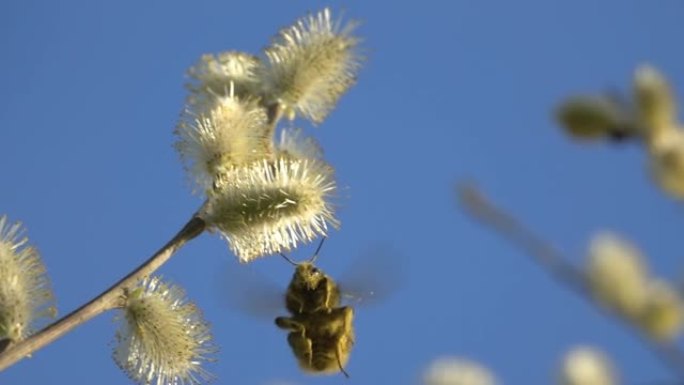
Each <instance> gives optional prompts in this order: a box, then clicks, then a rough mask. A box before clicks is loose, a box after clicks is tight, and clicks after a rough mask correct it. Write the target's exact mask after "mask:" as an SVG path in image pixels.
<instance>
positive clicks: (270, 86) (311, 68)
mask: <svg viewBox="0 0 684 385" xmlns="http://www.w3.org/2000/svg"><path fill="white" fill-rule="evenodd" d="M339 24H340V23H339V22H334V21H332V20H331V16H330V9H328V8H326V9H324V10H323V11H321V12H318V13H317V14H315V15H309V16H307V17H305V18H302V19H300V20H298V21H297V22H296V23H295V24H294V25H293V26H291V27H288V28H284V29H282V30H281V31H280V32H279V34H278V35H277V36H276V37H275V38H274V40H273V43H272V44H271V46H270V47H268V48H267V49H266V50H265V53H266V56H267V57H268V60H269V64H270V65H269V66H268V67H267V68H266V70H265V77H266V79H265V81H266V92H267V94H268V95H269V96H270V97H271V98H273V99H274V100H275V101H277V102H278V103H280V105H281V106H282V107H283V109H284V111H285V114H286V115H287V116H289V117H290V118H294V115H295V114H301V116H303V117H304V118H306V119H309V120H311V121H312V122H314V123H321V122H322V121H323V120H324V119H325V117H326V116H327V115H328V113H329V112H330V110H332V108H333V107H335V104H337V101H338V99H339V98H340V97H341V96H342V94H344V93H345V92H346V91H347V89H348V88H349V87H350V86H352V85H353V84H354V83H355V82H356V73H357V71H358V69H359V67H360V62H361V58H360V56H359V54H358V53H357V52H356V46H357V44H358V39H357V38H356V37H353V36H351V35H350V33H351V32H352V30H353V28H354V25H349V24H348V25H346V26H344V27H340V25H339Z"/></svg>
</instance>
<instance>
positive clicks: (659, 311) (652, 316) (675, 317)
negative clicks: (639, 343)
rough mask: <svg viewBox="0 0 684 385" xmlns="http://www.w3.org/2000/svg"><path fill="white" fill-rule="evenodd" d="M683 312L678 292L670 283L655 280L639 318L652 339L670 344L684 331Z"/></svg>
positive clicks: (650, 285)
mask: <svg viewBox="0 0 684 385" xmlns="http://www.w3.org/2000/svg"><path fill="white" fill-rule="evenodd" d="M682 310H683V309H682V303H681V298H680V296H679V293H678V292H677V290H676V289H675V288H674V287H673V286H672V285H671V284H670V283H668V282H665V281H662V280H653V281H651V282H650V283H649V286H648V291H647V295H646V304H645V305H644V308H643V310H642V312H641V316H640V317H639V324H640V325H641V327H642V328H643V329H644V331H645V332H646V333H647V334H648V335H650V336H651V337H652V338H654V339H656V340H659V341H664V342H669V341H672V340H674V339H675V338H676V337H677V336H678V335H679V333H680V331H681V329H682V321H683V320H684V314H683V313H682Z"/></svg>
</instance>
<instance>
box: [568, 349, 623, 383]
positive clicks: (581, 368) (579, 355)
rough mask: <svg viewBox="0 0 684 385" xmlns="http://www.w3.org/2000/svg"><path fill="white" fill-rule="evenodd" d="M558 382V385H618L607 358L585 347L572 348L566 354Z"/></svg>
mask: <svg viewBox="0 0 684 385" xmlns="http://www.w3.org/2000/svg"><path fill="white" fill-rule="evenodd" d="M558 382H559V384H560V385H615V384H617V383H618V381H617V376H616V375H615V373H614V371H613V368H612V365H611V363H610V361H609V360H608V357H606V356H605V355H604V354H603V353H601V352H599V351H597V350H596V349H594V348H591V347H587V346H579V347H576V348H573V349H572V350H570V352H568V353H567V354H566V356H565V358H564V359H563V364H562V367H561V370H560V374H559V381H558Z"/></svg>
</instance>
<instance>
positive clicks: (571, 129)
mask: <svg viewBox="0 0 684 385" xmlns="http://www.w3.org/2000/svg"><path fill="white" fill-rule="evenodd" d="M634 115H635V114H634V112H633V111H632V108H631V106H628V105H627V104H626V103H625V102H622V101H620V100H618V99H617V98H616V97H611V96H609V95H585V96H575V97H571V98H568V99H567V100H565V101H564V102H563V103H562V104H561V105H560V106H559V107H558V109H557V111H556V118H557V119H558V121H559V122H560V124H561V125H562V126H563V127H564V128H565V129H566V131H567V132H568V133H569V134H570V135H572V136H573V137H575V138H577V139H587V140H589V139H606V138H610V139H615V140H617V139H623V138H627V137H631V136H635V135H636V134H637V133H638V128H637V127H638V126H639V125H638V124H637V122H636V118H635V116H634Z"/></svg>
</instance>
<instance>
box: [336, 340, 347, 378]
mask: <svg viewBox="0 0 684 385" xmlns="http://www.w3.org/2000/svg"><path fill="white" fill-rule="evenodd" d="M335 358H337V366H338V367H339V368H340V372H342V374H344V376H345V377H347V378H349V373H347V371H346V370H344V368H343V367H342V361H341V360H340V347H339V346H337V349H335Z"/></svg>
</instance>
